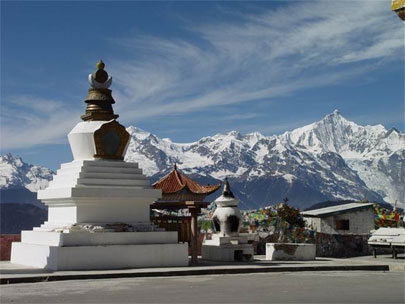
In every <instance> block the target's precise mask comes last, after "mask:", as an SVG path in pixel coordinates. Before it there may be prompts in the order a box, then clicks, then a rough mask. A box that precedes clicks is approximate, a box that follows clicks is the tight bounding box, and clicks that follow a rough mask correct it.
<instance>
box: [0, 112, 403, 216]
mask: <svg viewBox="0 0 405 304" xmlns="http://www.w3.org/2000/svg"><path fill="white" fill-rule="evenodd" d="M127 131H128V132H129V133H130V135H131V141H130V144H129V147H128V150H127V154H126V156H125V160H126V161H129V162H138V163H139V165H140V167H141V168H142V169H143V172H144V173H145V174H146V175H148V176H149V177H151V179H152V180H156V179H157V178H159V177H161V176H163V175H164V174H166V173H168V172H169V171H170V170H171V169H172V167H173V164H174V163H177V166H178V168H180V169H181V170H182V171H184V172H185V173H186V174H189V175H191V177H193V178H196V179H197V180H199V181H200V182H203V183H215V182H216V180H223V179H224V178H225V177H228V178H229V179H230V181H231V183H232V190H233V192H234V193H235V194H236V195H237V196H238V197H239V199H240V200H241V207H243V208H257V207H261V206H265V205H271V204H274V203H277V202H280V201H281V200H282V199H283V198H284V197H288V198H289V200H290V202H291V204H292V205H294V206H296V207H300V208H305V207H309V206H310V205H312V204H314V203H318V202H321V201H327V200H340V199H352V200H360V199H364V198H368V199H369V200H371V201H377V202H384V201H385V202H389V203H391V204H394V203H395V201H396V200H397V201H398V203H399V207H404V205H401V204H404V202H405V187H404V186H403V185H404V184H405V135H404V134H401V133H400V132H399V131H398V130H396V129H394V128H393V129H391V130H386V129H385V128H384V127H383V126H382V125H377V126H360V125H357V124H356V123H354V122H351V121H349V120H347V119H345V118H344V117H343V116H342V115H341V114H340V113H339V112H338V111H334V112H333V113H331V114H329V115H327V116H325V117H324V118H323V119H322V120H320V121H318V122H315V123H312V124H309V125H307V126H304V127H301V128H298V129H295V130H292V131H288V132H285V133H283V134H281V135H273V136H264V135H262V134H260V133H259V132H253V133H249V134H241V133H239V132H237V131H231V132H228V133H226V134H216V135H214V136H206V137H203V138H201V139H199V140H197V141H195V142H192V143H174V142H172V141H171V140H170V139H168V138H163V139H161V138H159V137H157V136H156V135H154V134H152V133H149V132H146V131H144V130H141V129H139V128H136V127H133V126H130V127H128V128H127ZM53 174H54V172H52V171H51V170H50V169H46V168H44V167H39V166H34V165H29V164H26V163H24V162H23V161H22V159H21V158H20V157H18V156H16V157H13V156H12V155H11V154H7V155H5V156H0V189H1V190H2V196H3V197H2V198H4V199H5V198H6V196H5V195H6V194H7V195H9V196H10V199H11V198H13V197H14V198H15V197H16V195H17V194H16V193H14V192H13V191H18V189H25V190H26V191H27V189H28V190H30V191H32V192H36V191H37V190H39V189H44V188H45V187H46V186H47V184H48V182H49V181H50V180H51V179H52V175H53ZM6 192H7V193H6ZM27 192H28V191H27ZM215 195H217V194H215ZM11 196H12V197H11ZM210 198H214V197H209V198H208V200H209V199H210ZM15 200H16V199H14V200H13V202H14V201H15ZM22 200H28V198H25V196H24V197H23V196H22V194H21V193H20V194H19V198H18V201H22Z"/></svg>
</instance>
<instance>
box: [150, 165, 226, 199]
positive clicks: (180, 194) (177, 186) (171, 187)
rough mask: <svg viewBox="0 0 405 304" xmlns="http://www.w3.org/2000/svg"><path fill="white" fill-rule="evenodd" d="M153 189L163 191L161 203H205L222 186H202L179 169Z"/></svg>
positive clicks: (161, 180)
mask: <svg viewBox="0 0 405 304" xmlns="http://www.w3.org/2000/svg"><path fill="white" fill-rule="evenodd" d="M152 186H153V188H155V189H161V190H162V199H161V201H166V202H170V201H198V202H202V201H204V199H205V197H206V196H207V195H210V194H211V193H214V192H215V191H217V190H218V189H219V188H220V187H221V184H217V185H201V184H199V183H197V182H196V181H194V180H192V179H191V178H190V177H188V176H187V175H185V174H183V173H182V172H180V171H179V170H178V169H177V165H176V164H174V167H173V170H172V171H171V172H170V173H169V174H167V175H165V176H164V177H162V178H161V179H160V180H158V181H157V182H156V183H154V184H153V185H152Z"/></svg>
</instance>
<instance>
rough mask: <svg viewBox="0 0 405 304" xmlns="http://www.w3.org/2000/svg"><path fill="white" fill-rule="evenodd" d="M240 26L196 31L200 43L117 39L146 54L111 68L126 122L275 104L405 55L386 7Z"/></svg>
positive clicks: (333, 7)
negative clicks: (232, 106)
mask: <svg viewBox="0 0 405 304" xmlns="http://www.w3.org/2000/svg"><path fill="white" fill-rule="evenodd" d="M238 21H239V22H237V23H231V22H217V23H214V24H211V25H194V26H193V27H192V28H191V29H190V31H191V33H192V34H193V35H194V37H195V39H194V40H193V41H194V42H190V41H185V40H178V39H177V40H176V39H175V40H168V39H164V38H158V37H149V36H137V37H125V38H123V39H115V40H114V42H115V43H116V44H118V45H121V46H122V47H127V48H129V49H130V50H132V51H134V53H141V54H143V55H142V56H141V57H140V59H139V61H137V60H136V58H134V59H133V60H130V61H123V60H120V61H116V62H113V69H112V72H113V73H114V75H116V77H115V79H116V86H117V87H118V89H119V92H118V96H119V98H118V99H119V103H118V105H119V107H120V111H121V113H122V114H121V115H122V118H123V119H124V120H125V121H127V122H131V121H133V120H139V119H146V118H149V117H153V116H159V115H167V114H172V113H187V112H194V111H199V110H201V109H209V108H213V107H215V106H218V105H227V104H238V103H244V102H251V101H255V100H258V99H269V100H270V99H272V98H275V97H280V96H284V95H287V94H293V93H295V92H296V91H298V90H302V89H306V88H313V87H317V86H325V85H331V84H333V83H341V82H344V81H346V80H349V79H351V78H353V77H355V76H358V75H359V74H361V73H366V72H370V70H372V69H374V68H377V65H373V66H370V65H368V64H362V61H363V60H365V59H373V60H375V61H378V60H380V59H381V60H385V61H389V60H394V59H396V60H398V58H396V57H395V55H397V54H400V52H401V50H403V39H402V38H403V37H402V33H401V31H398V30H397V27H399V25H398V20H397V19H396V18H395V16H393V15H392V12H391V11H389V10H387V9H386V3H383V1H356V2H351V1H344V2H342V1H333V2H332V1H323V2H310V3H308V2H302V3H289V4H288V5H287V6H286V7H283V8H281V9H277V10H270V11H267V12H264V13H260V14H256V15H254V14H249V15H245V16H241V17H240V19H239V20H238ZM195 41H198V42H195ZM348 63H351V64H348ZM355 63H356V64H355Z"/></svg>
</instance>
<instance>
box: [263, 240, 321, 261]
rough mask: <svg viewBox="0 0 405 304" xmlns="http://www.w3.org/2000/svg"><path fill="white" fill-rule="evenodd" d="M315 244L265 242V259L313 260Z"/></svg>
mask: <svg viewBox="0 0 405 304" xmlns="http://www.w3.org/2000/svg"><path fill="white" fill-rule="evenodd" d="M315 256H316V245H315V244H295V243H267V244H266V260H271V261H310V260H315Z"/></svg>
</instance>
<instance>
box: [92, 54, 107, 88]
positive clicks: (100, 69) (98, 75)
mask: <svg viewBox="0 0 405 304" xmlns="http://www.w3.org/2000/svg"><path fill="white" fill-rule="evenodd" d="M96 67H97V71H95V72H94V74H93V77H94V79H95V80H96V81H97V82H98V83H105V82H106V81H107V80H108V73H107V72H106V71H104V67H105V64H104V62H103V61H102V60H101V59H100V60H99V61H98V62H97V64H96Z"/></svg>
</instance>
